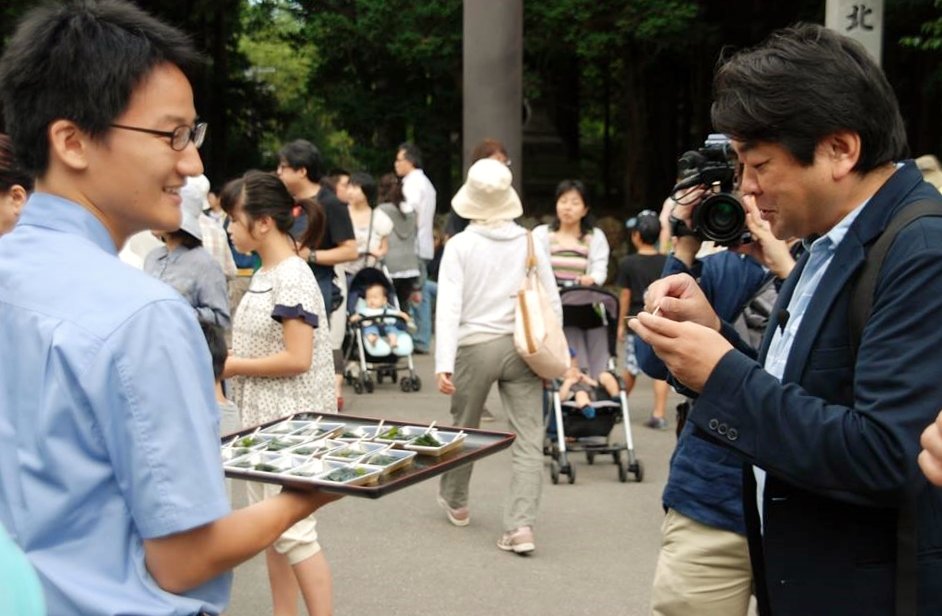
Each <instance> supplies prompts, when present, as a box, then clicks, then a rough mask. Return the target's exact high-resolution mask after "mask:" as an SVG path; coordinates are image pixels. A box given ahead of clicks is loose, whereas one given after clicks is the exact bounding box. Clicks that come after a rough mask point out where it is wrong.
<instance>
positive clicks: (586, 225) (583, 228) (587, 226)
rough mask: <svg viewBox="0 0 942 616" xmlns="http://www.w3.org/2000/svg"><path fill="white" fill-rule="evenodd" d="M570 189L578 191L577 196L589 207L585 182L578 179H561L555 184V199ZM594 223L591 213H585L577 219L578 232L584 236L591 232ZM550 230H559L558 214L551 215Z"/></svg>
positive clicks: (557, 199)
mask: <svg viewBox="0 0 942 616" xmlns="http://www.w3.org/2000/svg"><path fill="white" fill-rule="evenodd" d="M570 190H574V191H576V192H577V193H579V196H580V197H581V198H582V202H583V203H585V208H586V210H588V209H590V208H591V206H590V205H589V191H588V190H586V187H585V184H583V183H582V182H581V181H579V180H563V181H562V182H560V183H559V184H558V185H557V186H556V199H555V200H556V201H559V198H560V197H562V196H563V195H565V194H566V193H567V192H569V191H570ZM593 226H595V225H594V218H593V217H592V215H591V214H589V213H586V215H585V216H583V217H582V219H581V220H580V221H579V232H580V233H581V234H582V235H583V236H585V235H589V234H590V233H592V227H593ZM550 230H552V231H559V216H554V217H553V222H551V223H550Z"/></svg>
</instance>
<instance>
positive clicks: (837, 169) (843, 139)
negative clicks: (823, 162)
mask: <svg viewBox="0 0 942 616" xmlns="http://www.w3.org/2000/svg"><path fill="white" fill-rule="evenodd" d="M819 147H820V148H822V151H823V154H824V156H825V157H826V159H827V161H828V163H829V164H830V165H831V177H833V178H834V179H835V180H841V179H843V178H845V177H847V175H849V174H850V173H851V172H852V171H853V170H854V167H855V166H856V165H857V161H859V160H860V154H861V147H862V143H861V141H860V135H859V134H857V133H854V132H850V131H838V132H836V133H832V134H830V135H828V136H827V137H825V138H824V139H822V140H821V143H820V144H819Z"/></svg>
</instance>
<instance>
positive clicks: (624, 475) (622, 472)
mask: <svg viewBox="0 0 942 616" xmlns="http://www.w3.org/2000/svg"><path fill="white" fill-rule="evenodd" d="M618 481H620V482H622V483H625V482H626V481H628V465H627V464H623V463H621V462H619V463H618Z"/></svg>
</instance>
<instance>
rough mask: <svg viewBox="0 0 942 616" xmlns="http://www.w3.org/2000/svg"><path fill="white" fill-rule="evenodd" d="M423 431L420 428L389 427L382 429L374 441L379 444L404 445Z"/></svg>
mask: <svg viewBox="0 0 942 616" xmlns="http://www.w3.org/2000/svg"><path fill="white" fill-rule="evenodd" d="M424 431H425V428H420V427H419V426H389V427H387V428H384V429H383V430H382V431H381V432H380V433H379V434H378V435H377V436H376V438H375V439H374V440H376V441H377V442H379V443H393V444H395V445H404V444H406V443H408V442H409V441H411V440H412V439H414V438H415V437H417V436H418V435H420V434H422V433H423V432H424Z"/></svg>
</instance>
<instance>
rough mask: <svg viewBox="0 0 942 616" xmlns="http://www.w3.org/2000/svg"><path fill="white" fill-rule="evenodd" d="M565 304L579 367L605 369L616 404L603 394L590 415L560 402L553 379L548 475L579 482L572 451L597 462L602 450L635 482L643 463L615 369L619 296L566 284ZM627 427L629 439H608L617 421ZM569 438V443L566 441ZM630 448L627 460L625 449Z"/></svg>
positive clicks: (565, 318) (620, 476)
mask: <svg viewBox="0 0 942 616" xmlns="http://www.w3.org/2000/svg"><path fill="white" fill-rule="evenodd" d="M559 297H560V299H561V300H562V304H563V326H564V329H565V330H566V338H567V340H568V341H569V346H570V347H571V348H572V349H573V350H574V352H575V356H576V357H577V358H578V360H579V365H580V366H588V367H589V370H590V374H591V375H593V376H595V375H598V374H600V373H601V372H602V371H603V370H607V371H608V372H610V373H611V374H612V376H613V377H614V379H615V381H616V382H617V383H618V390H619V391H618V396H617V397H618V402H615V401H613V400H609V399H608V393H607V392H603V395H602V398H604V399H599V400H598V401H596V402H593V403H592V404H591V407H592V409H591V410H592V413H591V414H590V415H587V414H586V413H585V412H584V410H583V409H580V408H578V407H577V406H576V405H575V403H573V402H562V401H561V400H560V396H559V385H560V383H559V382H557V381H554V382H553V383H552V384H551V385H550V386H549V387H548V388H547V389H546V390H545V392H544V393H545V395H546V397H547V398H548V403H547V405H546V406H547V407H548V412H547V414H546V434H547V439H548V444H547V447H546V453H547V454H548V455H549V456H550V457H551V460H550V479H552V481H553V483H554V484H555V483H559V476H560V475H561V474H563V475H567V476H568V477H569V483H575V481H576V469H575V468H574V467H573V466H572V463H571V462H570V460H569V453H570V452H572V451H583V452H585V456H586V461H587V462H588V463H589V464H594V463H595V457H596V456H597V455H599V454H603V455H611V456H612V460H613V461H614V462H615V465H616V466H617V468H618V479H619V480H620V481H622V482H626V481H628V474H629V473H631V474H632V475H634V479H635V481H636V482H640V481H641V480H642V479H643V478H644V466H643V465H642V464H641V461H640V460H639V459H637V458H636V457H635V450H634V442H633V439H632V437H631V421H630V417H629V414H628V394H627V393H626V392H625V386H624V383H623V382H622V380H621V378H620V377H619V376H618V375H617V374H616V372H615V357H616V354H617V350H616V347H617V340H618V298H617V297H615V296H614V295H612V294H611V293H609V292H608V291H605V290H604V289H601V288H599V287H564V288H561V289H560V290H559ZM618 422H621V423H622V424H623V425H624V427H625V442H624V443H618V442H614V441H612V440H611V439H610V433H611V431H612V429H613V428H614V426H615V424H616V423H618ZM567 441H568V442H567ZM622 451H626V452H627V461H626V460H624V459H623V457H622V455H621V452H622Z"/></svg>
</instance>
